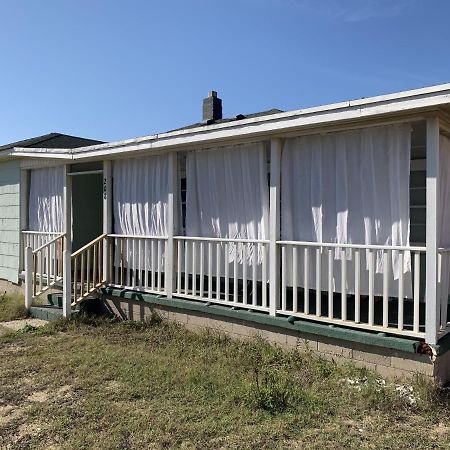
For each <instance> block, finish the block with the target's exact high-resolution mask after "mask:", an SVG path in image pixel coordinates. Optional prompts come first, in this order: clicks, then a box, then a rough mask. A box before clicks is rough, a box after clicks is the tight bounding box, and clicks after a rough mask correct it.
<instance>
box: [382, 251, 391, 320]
mask: <svg viewBox="0 0 450 450" xmlns="http://www.w3.org/2000/svg"><path fill="white" fill-rule="evenodd" d="M390 258H391V252H390V251H389V250H384V251H383V327H384V328H388V327H389V277H390V276H391V271H390V264H389V261H390Z"/></svg>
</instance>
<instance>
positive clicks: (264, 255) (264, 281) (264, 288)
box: [261, 244, 268, 308]
mask: <svg viewBox="0 0 450 450" xmlns="http://www.w3.org/2000/svg"><path fill="white" fill-rule="evenodd" d="M266 245H267V244H261V250H262V251H261V258H262V261H261V262H262V267H261V271H262V282H261V287H262V304H263V306H264V308H267V307H268V304H267V253H266V251H267V248H266Z"/></svg>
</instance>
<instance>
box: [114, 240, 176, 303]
mask: <svg viewBox="0 0 450 450" xmlns="http://www.w3.org/2000/svg"><path fill="white" fill-rule="evenodd" d="M108 238H109V239H110V249H111V251H110V262H109V266H110V279H109V280H108V282H109V284H111V285H113V286H117V287H123V288H130V289H134V290H142V291H147V292H151V293H157V294H164V293H165V278H164V273H165V270H164V264H165V258H166V253H167V239H168V238H167V237H165V236H127V235H120V234H109V235H108Z"/></svg>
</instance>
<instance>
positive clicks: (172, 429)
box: [0, 319, 450, 450]
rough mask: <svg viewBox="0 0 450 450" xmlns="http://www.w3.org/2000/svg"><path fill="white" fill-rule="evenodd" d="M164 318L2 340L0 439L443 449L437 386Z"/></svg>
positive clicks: (49, 443)
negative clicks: (388, 379) (407, 385)
mask: <svg viewBox="0 0 450 450" xmlns="http://www.w3.org/2000/svg"><path fill="white" fill-rule="evenodd" d="M412 395H413V398H414V401H411V398H409V397H408V396H407V395H406V396H405V395H401V394H400V393H399V392H398V390H396V386H395V385H391V384H389V383H388V384H387V385H383V384H382V382H380V380H379V379H378V378H377V376H376V375H375V374H373V373H371V372H368V371H365V370H361V369H357V368H355V367H354V366H352V365H336V364H333V363H332V362H328V361H323V360H321V359H318V358H317V357H314V356H313V355H312V354H309V353H299V352H297V351H291V352H285V351H282V350H280V349H279V348H276V347H273V346H270V345H268V344H267V343H265V342H262V341H260V340H255V341H248V342H238V341H232V340H230V339H228V338H225V337H223V336H220V335H216V334H210V333H193V332H190V331H187V330H185V329H183V328H182V327H180V326H176V325H173V324H167V323H158V321H154V322H153V323H147V324H139V323H134V322H114V321H108V320H104V319H103V320H95V319H89V320H86V319H84V320H83V319H78V320H76V321H75V320H72V321H70V322H65V321H62V322H59V323H56V324H53V325H49V326H47V327H45V328H43V329H39V330H36V331H31V332H29V333H20V332H18V333H15V334H9V335H7V336H3V337H1V338H0V448H4V447H5V446H6V448H8V446H10V448H14V449H35V448H45V449H57V448H59V449H110V450H112V449H147V448H150V449H163V448H173V449H180V448H182V449H246V448H248V449H252V448H255V449H281V448H293V449H296V448H298V449H300V448H301V449H321V450H322V449H324V448H326V449H328V448H333V449H358V450H360V449H431V448H433V449H441V448H442V449H448V448H450V431H449V429H450V419H449V416H450V414H449V412H450V408H449V402H448V399H447V391H446V390H442V389H439V388H438V387H437V386H435V385H433V384H431V383H430V382H428V381H425V380H423V379H421V378H418V379H417V380H415V382H414V384H413V393H412Z"/></svg>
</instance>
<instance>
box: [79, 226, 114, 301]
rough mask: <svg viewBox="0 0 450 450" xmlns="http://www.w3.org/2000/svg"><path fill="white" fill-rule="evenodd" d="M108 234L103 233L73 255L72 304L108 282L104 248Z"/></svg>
mask: <svg viewBox="0 0 450 450" xmlns="http://www.w3.org/2000/svg"><path fill="white" fill-rule="evenodd" d="M106 240H107V235H106V234H103V235H101V236H99V237H98V238H96V239H94V240H93V241H92V242H89V243H88V244H86V245H85V246H84V247H82V248H80V249H79V250H77V251H76V252H74V253H72V255H71V266H72V270H73V275H72V281H73V282H72V306H74V305H76V304H77V303H78V302H80V301H82V300H84V299H85V298H87V297H88V296H89V295H91V294H92V293H93V292H95V291H96V290H97V289H98V288H99V287H100V286H102V285H103V284H104V283H105V282H106V274H105V273H104V265H103V249H104V246H105V242H106Z"/></svg>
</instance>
